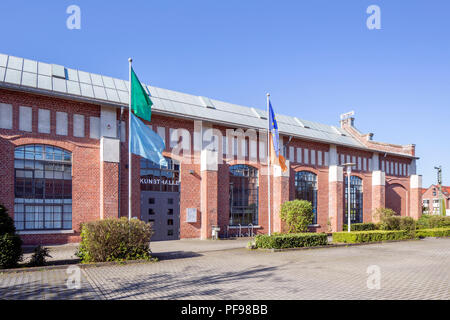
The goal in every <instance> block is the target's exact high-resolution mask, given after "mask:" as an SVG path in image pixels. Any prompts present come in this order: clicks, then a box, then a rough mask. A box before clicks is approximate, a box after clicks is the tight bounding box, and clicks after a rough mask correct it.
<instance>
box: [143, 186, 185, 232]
mask: <svg viewBox="0 0 450 320" xmlns="http://www.w3.org/2000/svg"><path fill="white" fill-rule="evenodd" d="M141 219H142V220H144V221H148V222H150V223H152V226H153V228H152V229H153V235H152V241H160V240H178V239H180V194H179V193H178V192H158V191H156V192H155V191H141Z"/></svg>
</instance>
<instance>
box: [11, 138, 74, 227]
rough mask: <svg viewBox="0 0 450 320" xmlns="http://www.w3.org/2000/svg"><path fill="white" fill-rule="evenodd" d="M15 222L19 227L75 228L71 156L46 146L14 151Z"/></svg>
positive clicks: (21, 148)
mask: <svg viewBox="0 0 450 320" xmlns="http://www.w3.org/2000/svg"><path fill="white" fill-rule="evenodd" d="M14 179H15V182H14V186H15V198H14V221H15V224H16V228H17V229H18V230H61V229H72V155H71V153H70V152H68V151H65V150H63V149H60V148H57V147H53V146H47V145H39V144H33V145H26V146H21V147H17V148H16V149H15V152H14Z"/></svg>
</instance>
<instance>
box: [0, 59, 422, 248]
mask: <svg viewBox="0 0 450 320" xmlns="http://www.w3.org/2000/svg"><path fill="white" fill-rule="evenodd" d="M147 89H148V91H149V93H150V94H151V96H152V100H153V102H154V107H153V115H152V121H151V123H147V125H149V126H150V127H151V128H152V129H153V130H154V131H155V132H157V133H158V134H159V135H160V136H161V137H162V138H163V139H164V140H165V142H166V150H165V151H164V156H166V157H167V158H168V159H169V167H168V168H160V167H159V166H157V165H155V164H154V163H151V162H149V161H147V160H145V159H140V158H139V157H137V156H133V163H132V169H133V170H132V175H133V179H132V190H133V208H132V211H133V216H134V217H137V218H140V219H142V220H144V221H149V222H152V223H153V225H154V229H155V235H154V239H155V240H164V239H178V238H203V239H204V238H209V237H211V232H212V228H213V227H214V226H217V227H219V228H220V232H219V234H220V236H224V237H225V236H231V235H235V234H239V233H241V234H242V233H252V232H253V233H267V232H268V229H269V225H268V224H269V219H268V201H267V199H268V183H267V182H268V181H267V180H268V173H269V172H268V170H267V168H268V166H267V160H266V158H267V157H266V155H267V151H266V137H267V132H266V131H265V130H264V129H265V128H266V126H267V116H266V112H265V111H263V110H261V109H257V108H249V107H243V106H239V105H234V104H230V103H226V102H222V101H218V100H213V99H209V98H206V97H200V96H194V95H189V94H184V93H179V92H174V91H170V90H166V89H161V88H155V87H152V86H147ZM127 104H128V82H125V81H123V80H120V79H113V78H110V77H107V76H102V75H97V74H91V73H87V72H83V71H78V70H75V69H71V68H66V67H64V66H60V65H52V64H47V63H42V62H36V61H32V60H28V59H22V58H17V57H13V56H7V55H1V54H0V146H1V152H0V170H1V171H0V185H1V188H0V203H2V204H4V205H5V206H6V207H7V208H8V209H9V213H10V214H11V216H13V217H14V220H15V223H16V227H17V229H18V230H19V232H20V234H21V236H22V238H23V239H24V240H25V242H26V243H45V244H49V243H66V242H75V241H78V240H79V230H80V229H79V225H80V223H82V222H85V221H90V220H97V219H103V218H106V217H119V216H127V215H128V145H127V143H126V141H127V134H128V132H127V130H128V128H127V123H128V120H127V119H128V111H127ZM277 119H278V125H279V131H280V140H281V143H280V145H281V152H282V153H283V154H284V155H285V156H286V159H287V160H288V167H289V170H288V171H287V172H281V170H280V168H279V167H277V166H272V170H271V172H270V174H271V195H272V197H271V199H272V201H271V213H272V216H271V219H270V221H271V226H270V227H271V230H272V231H281V230H282V228H283V225H282V222H281V220H280V216H279V214H280V212H279V208H280V205H281V204H282V203H283V202H285V201H287V200H293V199H306V200H309V201H311V202H312V204H313V207H314V212H315V218H314V224H313V225H311V229H312V230H316V231H325V232H326V231H330V230H333V231H336V230H342V225H343V223H344V221H346V208H347V206H346V205H345V201H346V200H345V199H347V195H346V193H347V188H346V187H345V186H346V181H347V179H345V177H346V174H345V173H344V170H343V167H342V166H341V165H342V164H343V163H346V162H354V163H356V166H355V167H354V168H353V172H352V177H351V196H350V199H351V206H352V209H351V219H352V221H353V222H369V221H373V220H374V217H373V211H374V209H376V208H378V207H390V208H392V209H394V210H395V211H396V212H398V214H401V215H403V216H411V217H414V218H418V217H419V216H420V215H421V211H422V210H421V209H422V208H421V207H422V203H421V176H420V175H417V173H416V160H417V158H416V156H415V147H414V145H405V146H402V145H393V144H387V143H380V142H376V141H373V140H372V136H373V135H372V134H362V133H360V132H359V131H358V130H357V129H356V128H355V126H354V118H348V119H344V120H342V121H341V123H340V126H330V125H324V124H320V123H315V122H311V121H306V120H301V119H299V118H297V117H295V116H292V117H289V116H283V115H277Z"/></svg>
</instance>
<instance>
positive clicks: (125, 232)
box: [76, 218, 152, 263]
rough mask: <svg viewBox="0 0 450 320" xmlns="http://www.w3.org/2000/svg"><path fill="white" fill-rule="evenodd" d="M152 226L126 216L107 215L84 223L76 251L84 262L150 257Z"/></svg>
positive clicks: (147, 258)
mask: <svg viewBox="0 0 450 320" xmlns="http://www.w3.org/2000/svg"><path fill="white" fill-rule="evenodd" d="M151 235H152V230H151V226H150V224H148V223H145V222H144V221H141V220H137V219H131V220H130V221H129V220H128V219H127V218H120V219H104V220H98V221H92V222H87V223H83V224H82V228H81V243H80V247H79V248H78V252H77V253H76V255H77V256H78V257H79V258H80V259H81V260H82V262H83V263H88V262H104V261H125V260H137V259H146V260H149V259H150V237H151Z"/></svg>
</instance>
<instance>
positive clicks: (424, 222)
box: [417, 214, 450, 229]
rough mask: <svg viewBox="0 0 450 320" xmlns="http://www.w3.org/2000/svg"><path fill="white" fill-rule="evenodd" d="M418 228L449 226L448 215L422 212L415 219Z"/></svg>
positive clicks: (449, 219)
mask: <svg viewBox="0 0 450 320" xmlns="http://www.w3.org/2000/svg"><path fill="white" fill-rule="evenodd" d="M417 228H418V229H432V228H450V217H448V216H447V217H443V216H434V215H426V214H423V215H422V216H421V217H420V218H419V220H418V221H417Z"/></svg>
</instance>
